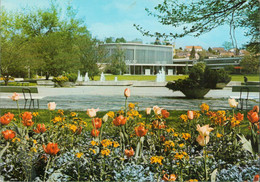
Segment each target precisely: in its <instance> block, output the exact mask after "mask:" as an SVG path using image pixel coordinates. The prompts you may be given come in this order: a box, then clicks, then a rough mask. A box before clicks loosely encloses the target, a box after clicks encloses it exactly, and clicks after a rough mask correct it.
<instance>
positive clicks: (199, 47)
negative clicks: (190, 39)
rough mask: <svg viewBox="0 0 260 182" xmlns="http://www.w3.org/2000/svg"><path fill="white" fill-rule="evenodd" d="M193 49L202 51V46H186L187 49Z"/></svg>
mask: <svg viewBox="0 0 260 182" xmlns="http://www.w3.org/2000/svg"><path fill="white" fill-rule="evenodd" d="M192 47H194V49H202V47H201V46H185V48H186V49H192Z"/></svg>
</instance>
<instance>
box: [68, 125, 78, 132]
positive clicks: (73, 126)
mask: <svg viewBox="0 0 260 182" xmlns="http://www.w3.org/2000/svg"><path fill="white" fill-rule="evenodd" d="M77 129H78V127H77V126H76V125H74V124H71V125H70V130H71V131H73V132H74V133H75V132H76V130H77Z"/></svg>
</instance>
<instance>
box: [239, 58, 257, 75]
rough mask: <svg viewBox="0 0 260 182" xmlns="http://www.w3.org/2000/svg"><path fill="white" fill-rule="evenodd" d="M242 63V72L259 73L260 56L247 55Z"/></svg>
mask: <svg viewBox="0 0 260 182" xmlns="http://www.w3.org/2000/svg"><path fill="white" fill-rule="evenodd" d="M240 65H241V66H242V72H243V73H245V74H251V73H254V74H255V73H257V72H259V66H260V64H259V56H256V55H247V56H245V57H244V58H243V59H242V61H241V63H240Z"/></svg>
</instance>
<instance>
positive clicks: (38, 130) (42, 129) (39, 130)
mask: <svg viewBox="0 0 260 182" xmlns="http://www.w3.org/2000/svg"><path fill="white" fill-rule="evenodd" d="M33 131H34V132H35V133H44V132H45V131H46V128H45V125H44V124H37V128H36V129H35V130H33Z"/></svg>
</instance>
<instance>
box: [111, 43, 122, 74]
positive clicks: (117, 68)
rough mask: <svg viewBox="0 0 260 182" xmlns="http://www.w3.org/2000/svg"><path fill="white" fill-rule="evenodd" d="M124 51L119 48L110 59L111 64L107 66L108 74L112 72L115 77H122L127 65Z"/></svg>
mask: <svg viewBox="0 0 260 182" xmlns="http://www.w3.org/2000/svg"><path fill="white" fill-rule="evenodd" d="M124 54H125V52H124V50H122V49H121V48H120V47H119V46H117V48H116V49H115V51H114V52H113V54H112V55H111V57H110V61H111V62H110V63H109V64H108V65H107V67H106V70H107V72H111V73H112V74H113V75H122V74H124V73H125V71H126V64H125V61H124Z"/></svg>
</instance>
